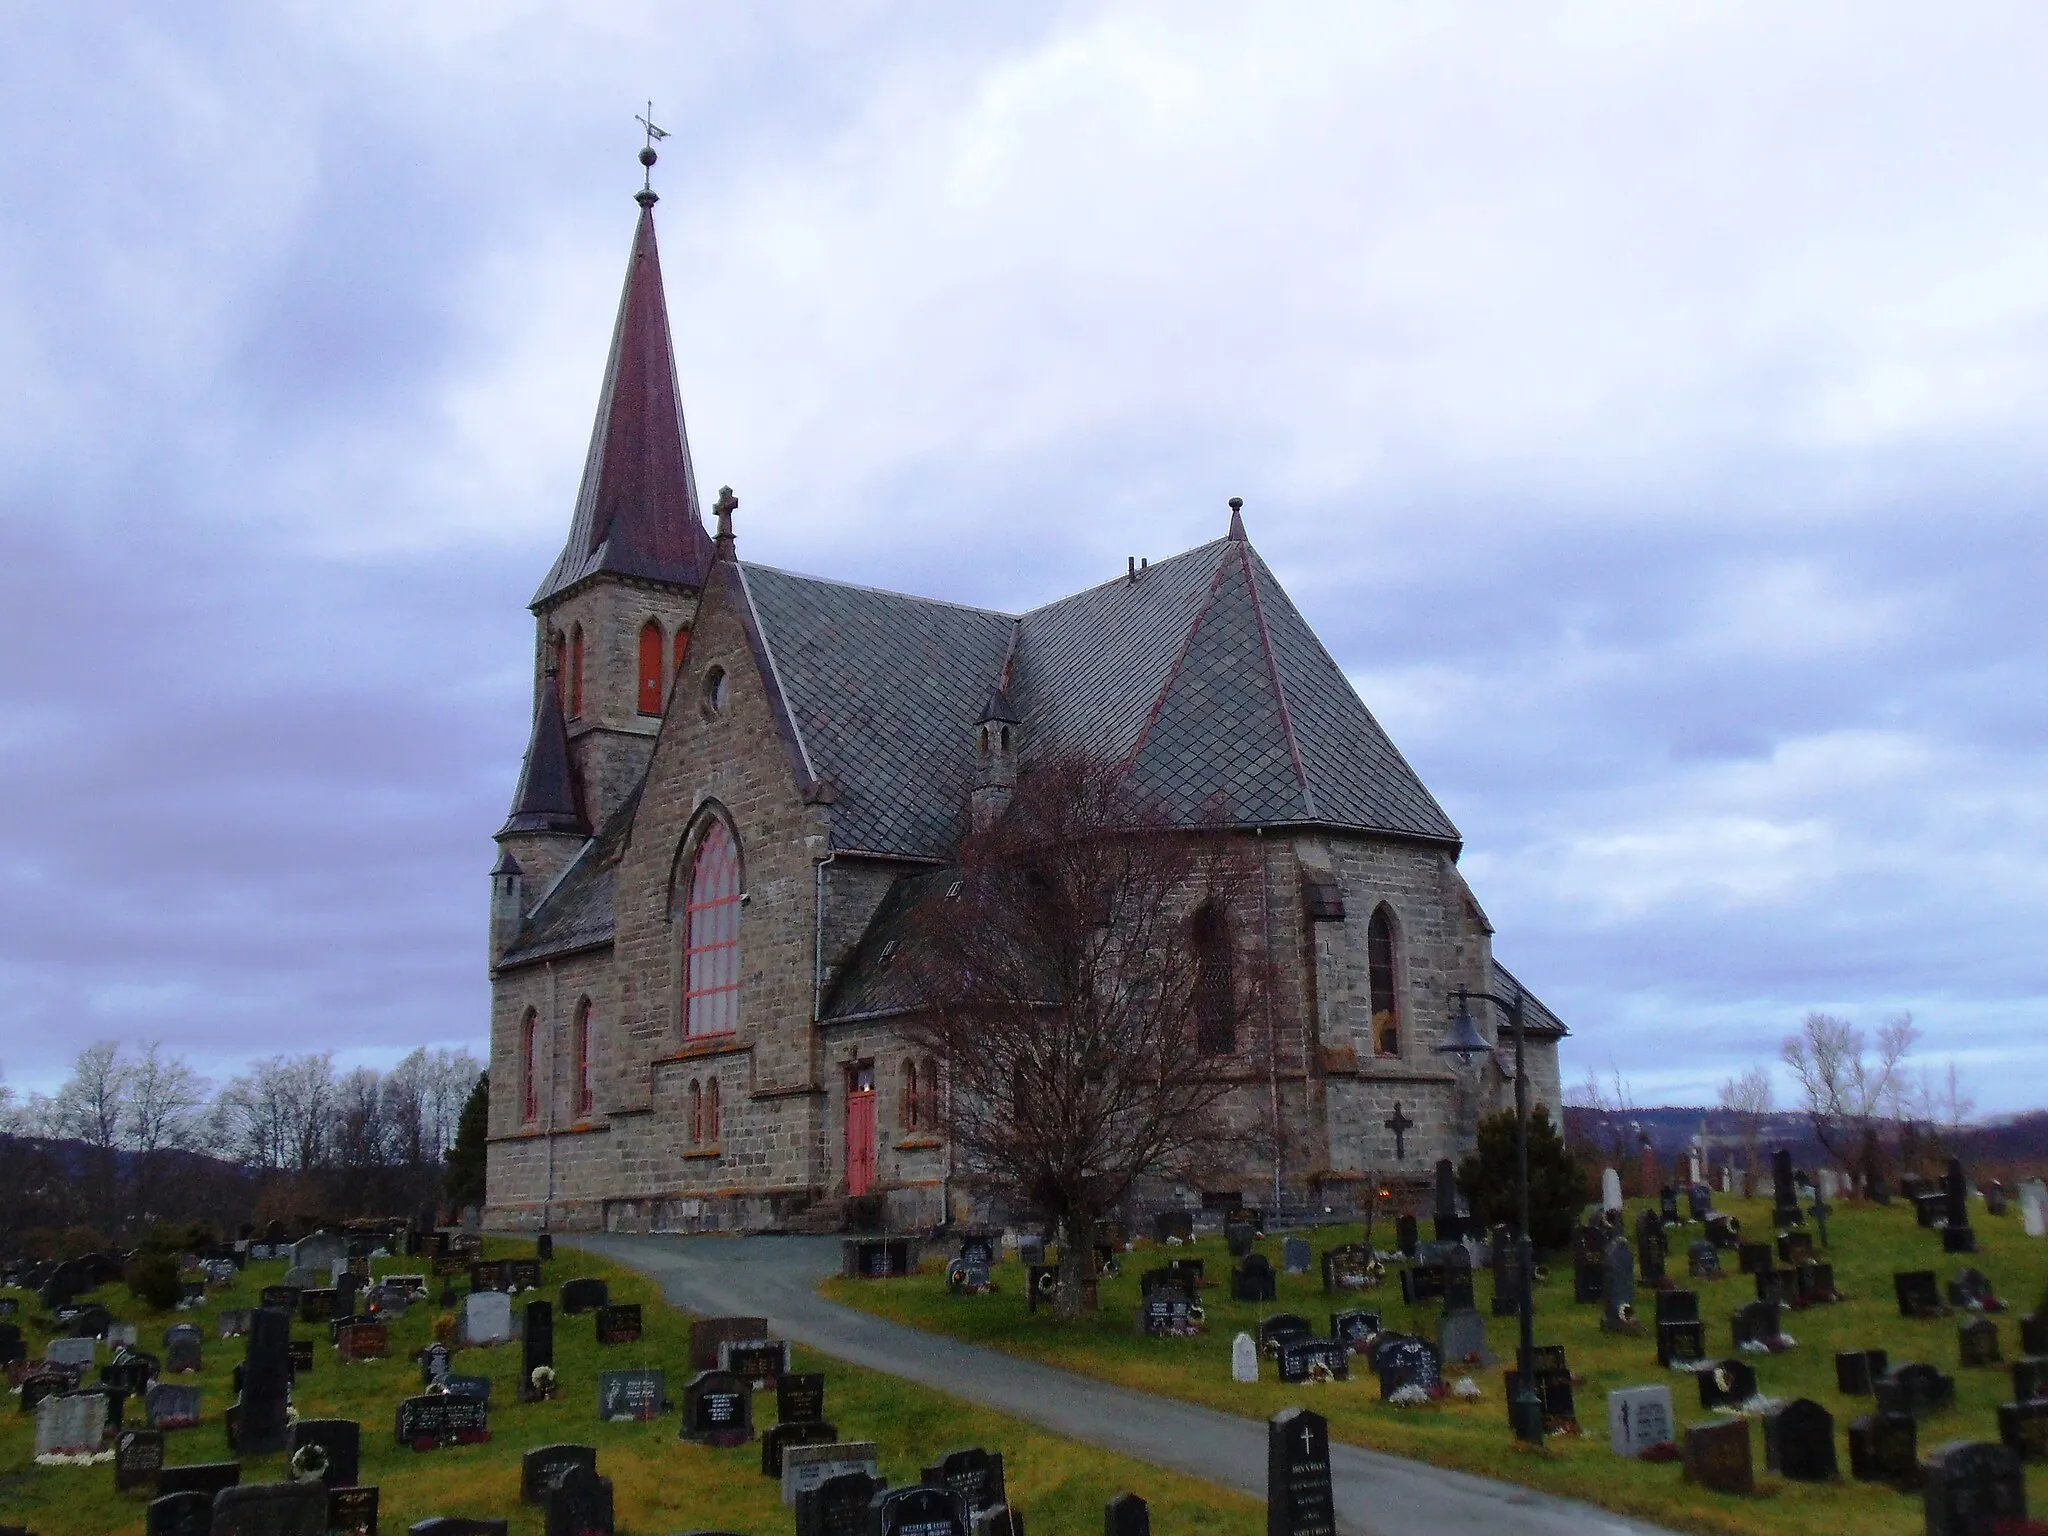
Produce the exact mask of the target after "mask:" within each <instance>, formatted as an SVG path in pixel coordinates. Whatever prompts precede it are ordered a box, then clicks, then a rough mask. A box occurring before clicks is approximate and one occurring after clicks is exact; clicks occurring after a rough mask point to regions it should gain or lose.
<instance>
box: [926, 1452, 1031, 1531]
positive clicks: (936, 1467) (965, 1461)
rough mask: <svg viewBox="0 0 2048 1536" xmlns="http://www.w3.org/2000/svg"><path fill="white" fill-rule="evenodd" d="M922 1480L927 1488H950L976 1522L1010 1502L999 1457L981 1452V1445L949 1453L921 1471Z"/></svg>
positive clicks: (997, 1454)
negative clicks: (922, 1472)
mask: <svg viewBox="0 0 2048 1536" xmlns="http://www.w3.org/2000/svg"><path fill="white" fill-rule="evenodd" d="M923 1480H924V1483H925V1486H926V1487H929V1488H950V1489H951V1490H952V1491H953V1492H954V1493H957V1494H958V1495H959V1496H960V1499H961V1501H962V1502H963V1503H964V1504H965V1505H966V1506H967V1516H968V1519H969V1520H970V1521H974V1520H978V1519H979V1518H980V1517H982V1516H984V1515H987V1514H990V1513H992V1512H993V1511H995V1510H998V1509H1001V1508H1003V1507H1004V1506H1005V1505H1006V1504H1008V1503H1009V1502H1010V1495H1009V1488H1008V1485H1007V1484H1006V1483H1005V1481H1004V1478H1003V1458H1002V1454H1001V1453H1000V1452H996V1451H986V1450H983V1449H982V1448H981V1447H980V1446H970V1447H968V1448H966V1449H964V1450H957V1451H948V1452H947V1453H946V1454H945V1455H944V1456H941V1457H940V1458H939V1459H938V1460H937V1461H936V1462H934V1463H933V1464H932V1465H931V1466H929V1467H926V1468H925V1469H924V1474H923Z"/></svg>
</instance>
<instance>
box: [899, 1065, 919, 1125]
mask: <svg viewBox="0 0 2048 1536" xmlns="http://www.w3.org/2000/svg"><path fill="white" fill-rule="evenodd" d="M897 1120H898V1121H899V1123H901V1125H902V1127H903V1129H904V1130H906V1131H914V1130H916V1129H917V1128H918V1126H919V1124H920V1123H921V1122H922V1115H921V1112H920V1107H919V1105H918V1102H917V1063H916V1062H915V1061H914V1060H913V1061H906V1062H904V1063H903V1101H902V1103H901V1105H900V1106H899V1108H898V1114H897Z"/></svg>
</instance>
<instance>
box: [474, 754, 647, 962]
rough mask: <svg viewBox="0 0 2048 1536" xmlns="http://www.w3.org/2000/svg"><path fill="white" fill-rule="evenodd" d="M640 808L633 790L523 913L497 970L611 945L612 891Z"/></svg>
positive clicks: (638, 800) (499, 958) (499, 960)
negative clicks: (523, 919)
mask: <svg viewBox="0 0 2048 1536" xmlns="http://www.w3.org/2000/svg"><path fill="white" fill-rule="evenodd" d="M639 803H640V792H639V790H637V789H636V790H634V792H633V793H632V794H630V795H628V796H627V797H626V799H625V802H624V803H623V804H622V805H620V806H619V808H618V809H617V810H616V811H614V812H612V814H611V816H610V818H609V819H608V820H607V821H606V822H605V824H604V827H603V829H602V830H600V831H599V833H598V835H597V836H596V837H593V838H591V839H590V840H589V841H588V842H586V843H585V844H584V845H583V847H582V848H581V849H580V850H579V851H578V852H577V854H576V857H575V858H573V859H572V860H570V861H569V864H568V866H567V867H566V868H565V869H563V871H562V872H561V874H559V875H558V876H556V877H555V883H554V885H553V886H552V887H551V888H550V889H549V890H548V891H547V892H546V894H545V896H544V897H543V899H542V900H541V901H540V902H539V903H538V904H537V905H536V906H535V907H534V909H533V910H532V911H531V912H529V913H528V914H527V916H526V920H525V922H523V923H521V924H520V927H519V932H518V934H517V935H515V936H514V938H513V940H512V942H511V944H509V945H508V946H506V949H505V953H504V954H502V955H500V956H499V957H498V968H499V969H500V970H502V969H504V968H505V967H507V966H513V965H526V964H529V963H531V962H532V961H535V960H548V959H552V958H553V957H555V956H557V955H567V954H573V953H575V952H576V951H577V950H581V949H594V948H596V947H597V946H598V945H600V944H609V943H610V942H611V938H612V888H613V886H614V885H615V884H616V882H617V880H618V873H619V856H620V855H621V854H623V853H624V852H625V851H626V844H627V842H628V841H629V840H630V839H631V836H632V831H633V813H634V811H635V810H636V809H638V807H639Z"/></svg>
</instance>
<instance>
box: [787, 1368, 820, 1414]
mask: <svg viewBox="0 0 2048 1536" xmlns="http://www.w3.org/2000/svg"><path fill="white" fill-rule="evenodd" d="M775 1417H776V1419H777V1420H778V1421H779V1422H781V1423H784V1424H804V1423H812V1422H815V1421H816V1420H819V1419H822V1418H824V1417H825V1378H824V1376H823V1374H821V1373H820V1372H816V1371H805V1372H795V1371H785V1372H783V1373H782V1375H780V1376H778V1377H776V1378H775Z"/></svg>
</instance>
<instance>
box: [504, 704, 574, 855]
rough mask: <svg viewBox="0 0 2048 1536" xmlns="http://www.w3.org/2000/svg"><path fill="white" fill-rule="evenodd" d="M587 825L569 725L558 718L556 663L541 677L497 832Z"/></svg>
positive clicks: (563, 829)
mask: <svg viewBox="0 0 2048 1536" xmlns="http://www.w3.org/2000/svg"><path fill="white" fill-rule="evenodd" d="M588 830H589V829H588V828H587V827H586V826H585V824H584V821H583V812H582V810H581V808H580V807H579V806H578V804H577V796H576V780H575V777H574V776H573V774H572V772H571V770H570V767H569V729H568V726H567V724H566V723H565V722H564V721H563V719H562V703H561V690H560V687H559V686H558V683H557V680H556V673H555V669H554V668H553V667H549V668H548V669H547V672H546V674H545V675H544V676H543V677H542V679H541V688H540V707H539V708H538V709H536V710H534V712H533V738H532V740H530V741H529V742H528V743H527V744H526V762H525V764H524V765H523V766H522V767H521V768H520V770H519V788H518V789H517V790H515V791H514V792H513V795H512V814H511V815H510V816H509V817H507V818H506V821H505V825H504V826H503V827H502V828H500V829H499V832H498V836H499V837H504V836H505V835H506V834H507V833H515V832H566V833H569V834H571V835H573V836H579V837H580V836H583V835H585V834H586V833H587V831H588Z"/></svg>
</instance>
